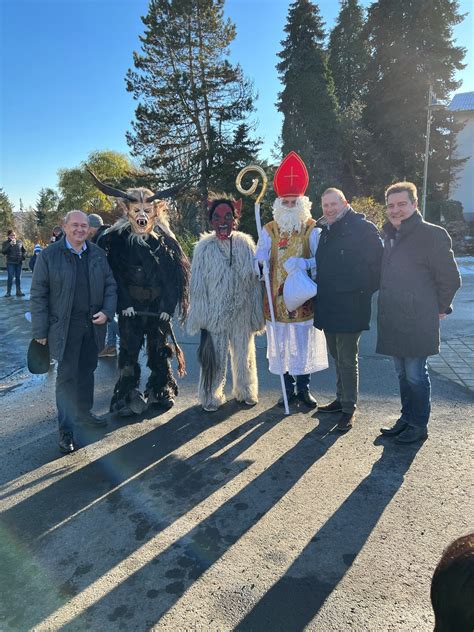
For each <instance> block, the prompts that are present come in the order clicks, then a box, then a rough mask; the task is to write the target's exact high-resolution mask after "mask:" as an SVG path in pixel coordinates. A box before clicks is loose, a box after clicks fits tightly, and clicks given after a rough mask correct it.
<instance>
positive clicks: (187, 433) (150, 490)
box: [0, 403, 279, 630]
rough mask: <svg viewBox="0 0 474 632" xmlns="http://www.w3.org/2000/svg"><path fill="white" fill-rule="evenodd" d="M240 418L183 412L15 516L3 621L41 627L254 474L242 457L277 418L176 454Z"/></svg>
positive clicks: (225, 412)
mask: <svg viewBox="0 0 474 632" xmlns="http://www.w3.org/2000/svg"><path fill="white" fill-rule="evenodd" d="M239 410H240V408H239V407H238V406H237V405H235V404H234V403H229V404H227V405H226V406H225V407H224V408H223V409H221V410H220V411H218V413H216V414H215V415H206V416H203V415H202V412H201V411H200V410H199V409H197V408H194V409H190V410H187V411H185V412H182V413H180V414H179V415H177V416H176V417H175V418H173V419H171V420H170V421H169V422H167V423H165V424H163V425H162V426H160V427H158V428H156V429H154V430H153V431H151V432H149V433H147V434H146V435H144V436H141V437H140V438H139V439H136V440H135V441H132V442H130V443H129V444H127V445H125V446H122V447H121V448H119V449H117V450H115V451H114V452H112V453H110V454H108V455H107V456H104V457H102V458H100V459H98V460H97V461H95V462H94V463H91V464H89V465H87V466H85V467H83V468H82V469H80V470H77V471H74V472H72V473H71V474H69V475H68V476H66V477H65V478H63V479H61V480H59V481H57V482H56V483H53V484H52V485H50V486H49V487H47V488H46V489H43V490H41V491H39V492H38V493H37V494H35V495H33V496H31V497H30V498H28V499H26V500H25V501H23V502H20V503H18V504H17V505H15V506H14V507H12V508H11V509H9V510H8V511H6V512H5V513H4V514H3V517H2V527H1V528H2V538H1V539H0V542H1V549H2V550H1V551H0V552H1V554H2V558H3V561H2V575H1V578H0V594H1V595H2V600H4V604H5V605H4V613H3V615H2V613H0V617H2V618H0V620H2V621H3V622H4V623H5V624H7V625H9V626H10V628H9V629H13V630H23V629H30V628H32V627H34V626H35V625H36V624H38V623H39V622H41V621H42V620H43V619H44V618H45V617H47V616H48V615H49V614H51V613H52V612H54V611H55V610H57V609H58V608H60V607H61V606H63V605H64V604H65V603H67V601H68V600H69V599H71V598H72V597H74V596H75V595H76V594H77V593H79V592H81V591H83V590H84V589H85V588H87V586H88V585H90V584H91V583H93V582H94V581H95V580H96V579H97V578H99V577H101V576H102V575H103V574H105V573H107V571H109V570H110V569H111V568H112V567H114V566H116V565H117V564H118V563H120V561H122V560H123V559H124V558H127V557H128V556H130V555H131V554H132V553H134V552H135V551H136V549H138V548H139V547H141V546H142V545H143V544H144V543H145V542H147V541H148V540H149V539H151V538H152V537H154V536H155V535H156V534H157V533H159V532H161V531H162V530H163V529H165V528H167V527H168V526H169V525H170V524H172V523H173V522H174V521H175V520H177V519H178V518H179V517H181V516H182V515H184V514H186V513H187V512H188V511H189V510H190V509H191V508H193V507H194V506H195V505H197V504H199V503H200V502H202V501H203V500H204V499H205V498H207V497H208V496H209V495H211V494H212V493H214V492H215V491H216V490H217V489H219V488H220V487H221V486H223V485H225V484H226V483H228V482H229V481H230V480H232V479H233V478H234V477H235V476H237V475H238V474H239V473H240V472H242V471H243V470H244V469H245V468H246V467H248V465H249V462H248V461H245V460H239V455H240V454H241V453H242V452H243V451H245V450H247V449H248V447H249V446H250V445H251V444H252V443H253V442H255V441H256V440H258V439H259V438H260V437H261V436H262V435H264V434H265V433H266V432H267V431H268V430H269V429H271V428H272V424H271V423H267V422H268V420H269V417H270V420H276V419H277V417H274V418H272V416H271V415H269V414H268V412H267V413H264V414H262V415H259V416H257V417H255V418H253V419H250V420H248V421H246V422H243V423H242V424H241V425H240V426H238V427H237V428H235V429H233V430H231V431H229V432H227V434H224V435H223V436H222V437H220V438H219V439H217V440H216V441H214V442H213V443H211V444H209V445H206V446H205V447H204V448H203V449H201V450H200V451H198V452H197V453H195V454H193V455H191V456H190V457H188V458H183V459H180V458H177V457H176V456H174V455H173V454H171V453H172V452H173V451H175V450H178V449H179V448H180V447H182V446H184V445H185V444H186V443H187V442H189V441H191V440H192V439H193V438H195V437H196V436H197V435H198V434H200V433H201V432H203V431H205V430H206V429H208V428H210V427H211V426H215V425H216V424H219V423H222V422H224V421H225V420H226V419H227V418H229V417H230V416H231V415H232V414H234V413H236V412H238V411H239ZM278 418H279V417H278ZM229 445H230V447H228V446H229ZM226 447H228V449H227V450H225V448H226ZM223 450H224V452H222V453H221V451H223ZM218 453H219V454H218ZM216 454H217V456H214V455H216ZM49 553H50V555H49ZM58 566H59V572H58ZM65 577H67V578H68V579H67V580H66V581H64V578H65Z"/></svg>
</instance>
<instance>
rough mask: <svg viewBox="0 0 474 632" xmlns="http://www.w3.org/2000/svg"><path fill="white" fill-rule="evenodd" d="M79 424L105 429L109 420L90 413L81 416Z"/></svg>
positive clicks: (78, 420)
mask: <svg viewBox="0 0 474 632" xmlns="http://www.w3.org/2000/svg"><path fill="white" fill-rule="evenodd" d="M77 423H78V424H79V425H84V426H90V427H91V428H103V427H104V426H106V425H107V419H103V418H101V417H97V415H94V413H91V412H88V413H84V414H83V415H79V417H78V419H77Z"/></svg>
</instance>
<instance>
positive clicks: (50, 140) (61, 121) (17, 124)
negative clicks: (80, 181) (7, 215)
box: [0, 0, 474, 210]
mask: <svg viewBox="0 0 474 632" xmlns="http://www.w3.org/2000/svg"><path fill="white" fill-rule="evenodd" d="M289 4H290V2H288V1H287V0H227V2H226V14H227V15H228V16H229V17H230V18H231V19H232V20H233V21H234V22H235V24H236V26H237V38H236V40H235V41H234V42H233V44H232V47H231V55H232V59H233V61H239V63H240V64H241V65H242V67H243V70H244V73H245V74H246V76H247V77H249V78H251V79H252V80H253V81H254V86H255V89H256V90H257V92H258V94H259V98H258V101H257V104H256V105H257V112H256V120H257V123H258V128H257V133H258V134H259V135H260V136H261V137H262V138H263V139H264V141H265V145H264V149H263V152H262V156H269V154H270V150H271V148H272V147H273V145H274V143H275V141H276V139H277V137H278V135H279V133H280V127H281V119H280V115H279V113H278V112H277V111H276V108H275V102H276V99H277V93H278V91H279V89H280V84H279V82H278V76H277V73H276V70H275V64H276V63H277V61H278V59H277V57H276V53H277V52H278V51H279V50H280V49H281V44H280V42H281V40H282V39H283V36H284V33H283V28H284V25H285V22H286V17H287V13H288V6H289ZM318 4H319V7H320V10H321V14H322V16H323V19H324V21H325V23H326V29H327V30H329V29H330V28H331V27H332V26H333V25H334V22H335V19H336V17H337V14H338V12H339V2H337V1H336V0H320V2H319V3H318ZM362 4H363V5H364V6H368V5H369V4H370V1H369V0H363V2H362ZM147 7H148V0H0V20H1V22H0V24H1V26H0V29H1V32H0V55H1V62H0V63H1V85H2V92H1V95H0V134H1V137H0V140H1V148H0V186H1V187H3V189H4V190H5V192H6V193H7V194H8V196H9V197H10V200H11V201H12V202H13V204H14V205H15V210H18V209H19V200H20V198H22V200H23V203H24V206H25V207H27V206H29V205H34V204H35V201H36V199H37V195H38V192H39V190H40V189H41V188H42V187H52V188H55V187H56V185H57V171H58V169H61V168H71V167H75V166H77V165H78V164H79V163H80V162H81V161H83V160H84V159H85V158H86V157H87V155H88V154H89V153H90V152H91V151H93V150H97V149H98V150H105V149H112V150H116V151H121V152H124V153H127V152H128V147H127V144H126V141H125V132H126V131H127V130H129V129H130V122H131V121H132V120H133V113H134V109H135V107H136V103H135V102H134V101H133V99H132V97H131V95H130V94H129V93H127V92H126V90H125V81H124V78H125V74H126V72H127V69H128V68H130V67H131V66H132V63H133V62H132V52H133V51H134V50H139V39H138V37H139V35H140V34H141V33H142V32H143V24H142V22H141V20H140V16H141V15H145V14H146V12H147ZM460 7H461V11H462V12H463V13H469V12H470V13H469V15H468V16H467V17H466V19H465V20H464V22H463V23H462V24H461V25H458V26H457V27H455V31H454V35H455V38H456V40H457V43H458V44H459V45H462V46H464V47H466V48H467V49H468V54H467V56H466V58H465V62H467V64H468V66H467V68H466V69H465V70H464V71H463V72H462V73H461V74H460V76H459V79H461V80H462V81H463V85H462V87H461V88H460V89H459V90H458V92H467V91H474V72H473V68H474V53H473V45H472V44H473V35H474V26H473V25H474V20H473V15H472V14H473V12H474V0H461V2H460Z"/></svg>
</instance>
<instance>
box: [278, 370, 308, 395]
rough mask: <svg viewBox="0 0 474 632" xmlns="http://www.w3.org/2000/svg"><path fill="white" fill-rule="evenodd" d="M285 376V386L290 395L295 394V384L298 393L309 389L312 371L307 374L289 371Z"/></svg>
mask: <svg viewBox="0 0 474 632" xmlns="http://www.w3.org/2000/svg"><path fill="white" fill-rule="evenodd" d="M283 377H284V378H285V388H286V392H287V393H288V395H293V394H294V392H295V386H296V392H297V393H301V392H302V391H309V381H310V379H311V374H310V373H307V374H305V375H290V374H289V373H285V374H284V375H283Z"/></svg>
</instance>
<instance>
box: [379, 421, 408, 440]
mask: <svg viewBox="0 0 474 632" xmlns="http://www.w3.org/2000/svg"><path fill="white" fill-rule="evenodd" d="M407 426H408V422H406V421H405V420H404V419H402V418H401V417H400V419H397V421H396V422H395V423H394V424H393V426H390V427H384V428H380V432H381V433H382V434H383V435H385V436H386V437H394V436H395V435H399V434H400V433H401V432H403V431H404V430H405V428H406V427H407Z"/></svg>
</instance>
